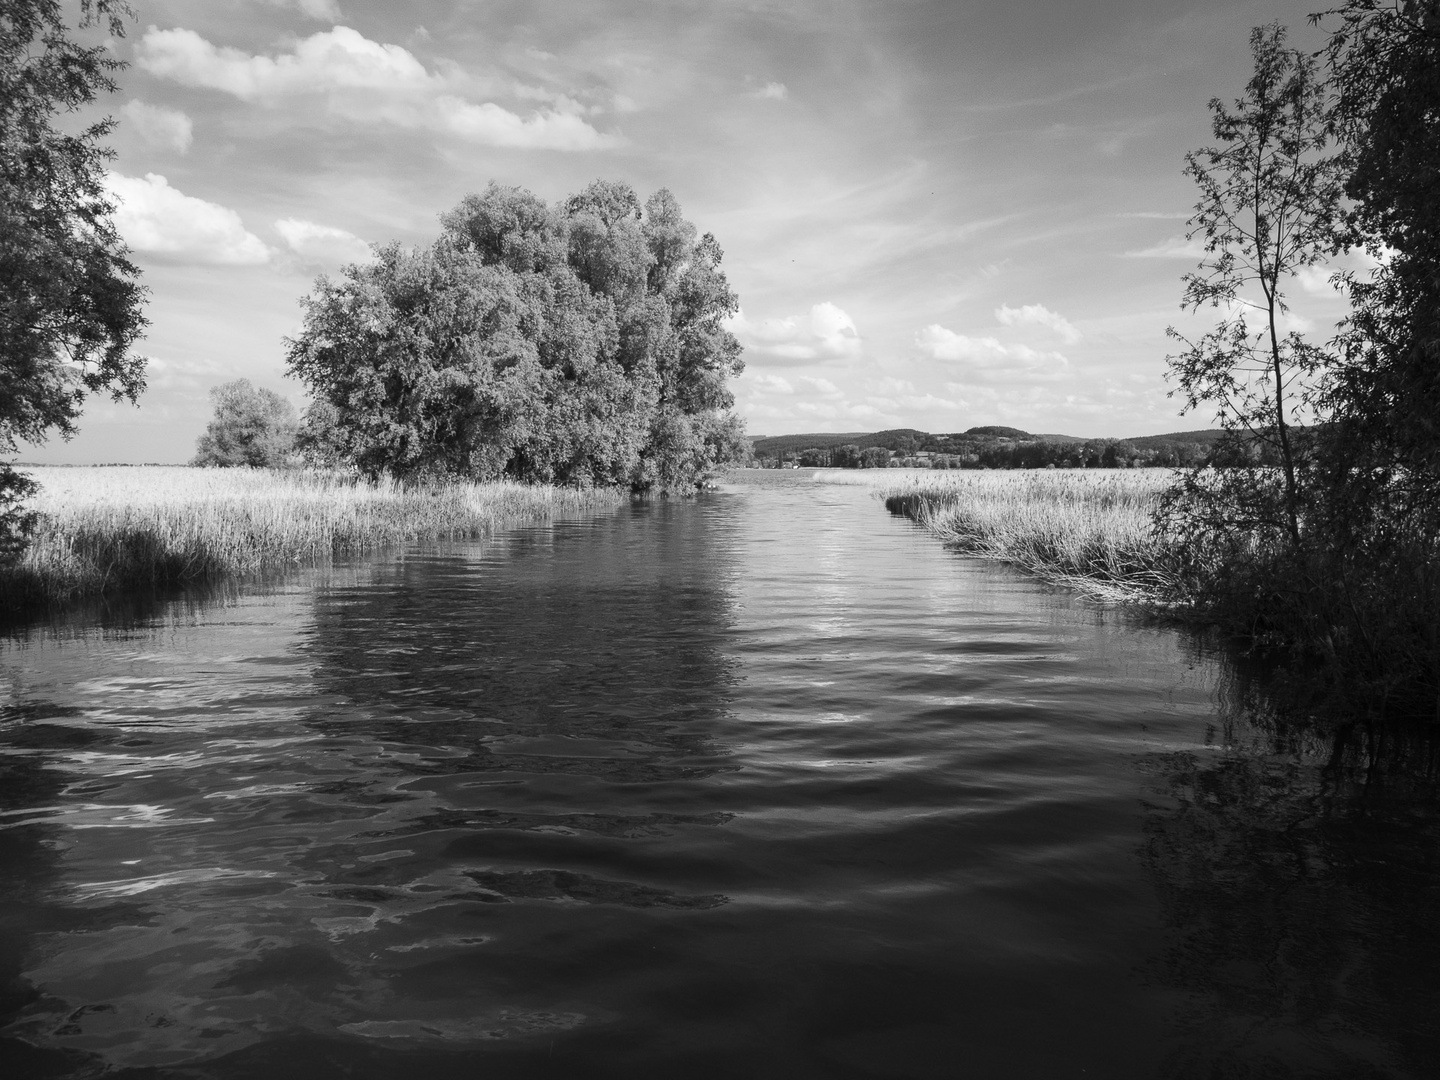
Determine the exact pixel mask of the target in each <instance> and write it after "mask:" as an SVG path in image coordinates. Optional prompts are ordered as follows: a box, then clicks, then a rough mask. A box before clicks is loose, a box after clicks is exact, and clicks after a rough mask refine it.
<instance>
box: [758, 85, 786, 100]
mask: <svg viewBox="0 0 1440 1080" xmlns="http://www.w3.org/2000/svg"><path fill="white" fill-rule="evenodd" d="M755 96H756V97H758V98H764V99H765V100H767V101H784V100H785V99H786V98H787V97H789V96H790V91H789V90H788V89H787V88H786V86H785V84H784V83H782V82H768V83H766V84H765V85H764V86H762V87H761V88H760V89H759V90H757V91H755Z"/></svg>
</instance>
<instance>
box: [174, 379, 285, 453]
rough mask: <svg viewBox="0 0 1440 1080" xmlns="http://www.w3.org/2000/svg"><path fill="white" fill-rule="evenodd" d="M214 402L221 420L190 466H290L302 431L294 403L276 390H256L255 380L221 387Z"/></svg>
mask: <svg viewBox="0 0 1440 1080" xmlns="http://www.w3.org/2000/svg"><path fill="white" fill-rule="evenodd" d="M210 399H211V400H212V401H213V402H215V418H214V419H213V420H211V421H210V423H209V425H208V426H207V427H206V428H205V434H203V435H201V436H200V438H199V440H198V442H197V444H196V452H195V458H194V460H193V461H191V462H190V464H192V465H199V466H222V467H224V466H233V465H250V466H255V467H258V468H271V469H273V468H278V467H279V466H281V465H286V464H288V463H289V462H290V460H291V458H292V456H293V455H294V453H295V435H296V433H297V431H298V430H299V426H300V424H299V418H298V416H297V415H296V413H295V406H293V405H291V404H290V402H288V401H286V400H285V399H284V398H282V397H281V396H280V395H279V394H277V393H275V391H273V390H266V389H265V388H264V387H256V386H252V385H250V380H249V379H236V380H235V381H234V382H229V383H226V384H225V385H224V386H217V387H215V388H214V389H213V390H211V391H210Z"/></svg>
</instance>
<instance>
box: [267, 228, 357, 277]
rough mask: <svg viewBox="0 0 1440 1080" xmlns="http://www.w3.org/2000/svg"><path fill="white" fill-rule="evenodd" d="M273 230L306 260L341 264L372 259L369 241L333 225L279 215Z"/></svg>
mask: <svg viewBox="0 0 1440 1080" xmlns="http://www.w3.org/2000/svg"><path fill="white" fill-rule="evenodd" d="M275 231H276V232H278V233H279V234H280V238H281V239H282V240H284V241H285V246H286V247H288V248H289V249H290V250H291V251H293V252H294V253H295V254H296V255H298V256H300V258H301V259H302V260H304V261H305V262H307V263H311V264H318V265H321V266H340V265H342V264H344V263H356V262H367V261H369V259H370V258H371V251H370V245H369V244H367V243H365V241H364V240H361V239H360V238H359V237H358V236H356V235H355V234H354V233H350V232H346V231H345V230H344V229H337V228H335V227H334V226H332V225H317V224H316V223H315V222H313V221H305V220H303V219H301V218H281V219H280V220H279V221H277V222H275Z"/></svg>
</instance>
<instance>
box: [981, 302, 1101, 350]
mask: <svg viewBox="0 0 1440 1080" xmlns="http://www.w3.org/2000/svg"><path fill="white" fill-rule="evenodd" d="M995 320H996V322H998V323H1000V324H1001V325H1002V326H1046V327H1049V328H1050V329H1051V330H1053V331H1055V333H1056V334H1058V335H1059V336H1060V340H1061V341H1063V342H1065V344H1066V345H1074V344H1075V343H1076V342H1077V341H1079V340H1080V331H1079V330H1076V329H1075V327H1073V326H1072V325H1070V321H1069V320H1068V319H1066V318H1065V317H1064V316H1062V315H1057V314H1056V313H1055V312H1053V311H1051V310H1050V309H1049V308H1047V307H1043V306H1042V305H1040V304H1026V305H1025V306H1023V307H1018V308H1012V307H1011V306H1010V305H1008V304H1001V305H1000V306H999V307H998V308H996V309H995Z"/></svg>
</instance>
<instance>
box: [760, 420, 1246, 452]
mask: <svg viewBox="0 0 1440 1080" xmlns="http://www.w3.org/2000/svg"><path fill="white" fill-rule="evenodd" d="M1220 434H1221V433H1220V431H1219V430H1218V429H1212V430H1208V431H1177V432H1173V433H1172V434H1169V435H1139V436H1135V437H1133V438H1125V439H1116V438H1113V437H1111V438H1099V439H1087V438H1084V437H1082V436H1079V435H1055V434H1048V435H1032V434H1031V433H1030V432H1028V431H1024V430H1022V429H1020V428H1013V427H1002V426H998V425H991V426H987V427H974V428H970V429H969V430H968V431H960V432H954V433H952V434H948V435H945V434H934V435H932V434H931V433H929V432H926V431H920V430H918V429H916V428H892V429H890V430H888V431H873V432H860V431H847V432H844V433H842V434H836V433H833V432H823V433H821V432H816V433H812V434H808V435H765V436H760V437H758V438H755V439H753V440H751V442H752V444H753V445H754V447H755V453H756V455H757V456H762V457H774V456H776V455H777V454H782V453H784V454H798V453H799V452H800V451H802V450H811V449H818V450H829V449H832V448H834V447H836V446H845V445H855V446H859V447H861V448H864V447H866V446H883V447H885V449H887V450H898V449H900V446H901V443H902V441H903V442H906V443H913V444H915V445H918V446H920V447H922V448H924V447H933V448H936V449H944V448H945V447H946V445H947V444H950V445H954V444H957V443H967V442H969V443H973V442H991V441H1014V442H1046V443H1061V444H1067V443H1086V442H1125V443H1129V444H1130V445H1131V446H1135V447H1137V448H1141V449H1146V450H1153V449H1156V448H1158V447H1161V446H1165V445H1167V444H1169V445H1173V444H1175V443H1183V444H1187V445H1193V446H1209V445H1210V444H1211V443H1213V442H1214V441H1215V440H1216V439H1218V438H1219V437H1220Z"/></svg>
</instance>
